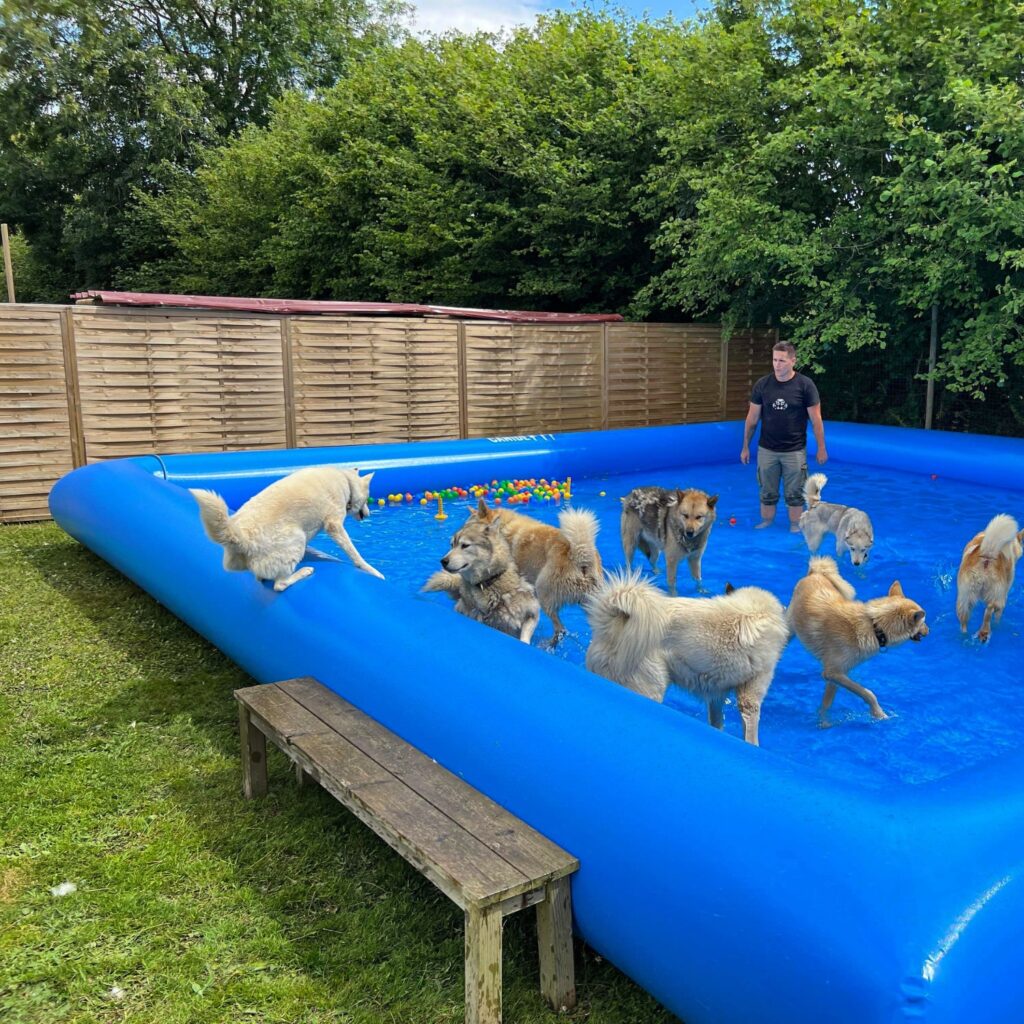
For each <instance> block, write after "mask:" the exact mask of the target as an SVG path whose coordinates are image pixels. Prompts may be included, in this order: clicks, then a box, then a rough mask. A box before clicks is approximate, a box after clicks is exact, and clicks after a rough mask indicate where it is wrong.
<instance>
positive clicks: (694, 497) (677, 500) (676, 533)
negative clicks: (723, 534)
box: [621, 487, 718, 596]
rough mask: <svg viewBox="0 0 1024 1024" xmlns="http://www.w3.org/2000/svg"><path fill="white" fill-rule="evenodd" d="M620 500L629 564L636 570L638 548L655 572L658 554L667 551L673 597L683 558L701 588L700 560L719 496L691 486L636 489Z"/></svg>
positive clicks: (669, 579)
mask: <svg viewBox="0 0 1024 1024" xmlns="http://www.w3.org/2000/svg"><path fill="white" fill-rule="evenodd" d="M621 500H622V520H621V529H622V550H623V551H624V552H625V553H626V565H627V566H628V567H629V568H630V569H632V568H633V553H634V552H635V551H636V549H637V548H638V547H639V548H640V550H641V551H642V552H643V553H644V555H646V556H647V558H648V560H649V561H650V563H651V568H652V569H654V568H655V566H656V564H657V561H658V554H659V552H661V551H664V552H665V578H666V580H667V582H668V592H669V593H670V594H672V595H673V596H675V593H676V570H677V569H678V567H679V560H680V559H681V558H686V560H687V561H688V562H689V564H690V575H691V576H692V577H693V579H694V581H695V582H696V583H697V585H698V586H700V582H701V569H700V560H701V557H702V556H703V554H704V549H705V548H706V547H707V546H708V537H710V536H711V527H712V526H713V525H714V522H715V505H716V504H717V502H718V495H717V494H712V495H708V494H706V493H705V492H704V491H698V490H696V489H695V488H692V487H691V488H690V489H689V490H685V491H680V490H674V491H670V490H666V489H665V488H664V487H636V488H634V489H633V490H632V491H630V492H629V494H627V495H626V497H624V498H623V499H621Z"/></svg>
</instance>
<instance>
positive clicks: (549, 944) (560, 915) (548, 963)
mask: <svg viewBox="0 0 1024 1024" xmlns="http://www.w3.org/2000/svg"><path fill="white" fill-rule="evenodd" d="M544 888H545V890H546V894H545V898H544V900H543V901H542V902H540V903H538V904H537V946H538V949H539V952H540V990H541V994H542V995H543V996H544V998H545V1000H546V1001H547V1003H548V1005H549V1006H550V1007H551V1008H552V1009H553V1010H556V1011H559V1010H566V1011H567V1010H572V1009H573V1008H574V1007H575V1006H576V974H575V968H574V966H573V959H572V896H571V891H570V888H569V879H568V878H558V879H556V880H555V881H553V882H548V884H547V885H546V886H545V887H544Z"/></svg>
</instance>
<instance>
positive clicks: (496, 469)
mask: <svg viewBox="0 0 1024 1024" xmlns="http://www.w3.org/2000/svg"><path fill="white" fill-rule="evenodd" d="M739 437H740V427H739V424H737V423H718V424H700V425H694V426H685V427H665V428H660V427H659V428H647V429H644V430H627V431H610V432H602V433H590V434H567V435H559V436H551V435H536V436H533V437H526V438H511V439H493V440H471V441H462V442H439V443H419V444H408V445H383V446H367V447H356V448H331V449H298V450H292V451H261V452H242V453H226V454H217V455H179V456H168V457H162V458H157V457H155V456H147V457H140V458H135V459H124V460H118V461H112V462H104V463H97V464H94V465H90V466H87V467H83V468H81V469H78V470H75V471H74V472H72V473H70V474H69V475H68V476H66V477H64V478H63V479H62V480H60V481H59V482H58V483H57V484H56V486H55V487H54V488H53V491H52V493H51V498H50V503H51V509H52V512H53V516H54V519H55V520H56V521H57V522H58V523H59V524H60V525H61V526H62V527H63V528H64V529H65V530H67V531H68V532H69V533H70V534H71V535H72V536H74V537H76V538H78V540H80V541H81V542H82V543H83V544H85V545H87V546H88V547H90V548H91V549H92V550H93V551H95V552H96V553H97V554H99V555H100V556H101V557H102V558H104V559H105V560H107V561H108V562H109V563H111V564H112V565H114V566H115V567H117V568H118V569H119V570H120V571H121V572H123V573H124V574H125V575H127V576H129V577H130V578H131V579H133V580H134V581H135V582H136V583H138V584H139V585H140V586H141V587H143V588H144V589H145V590H147V591H148V592H149V593H150V594H152V595H153V596H154V597H155V598H156V599H157V600H158V601H160V602H161V603H162V604H164V605H166V606H167V607H168V608H169V609H170V610H171V611H173V612H174V613H175V614H176V615H178V616H179V617H180V618H182V619H183V620H185V621H186V622H187V623H189V625H191V626H192V627H193V628H194V629H196V630H197V631H198V632H200V633H202V634H203V635H204V636H205V637H207V638H208V639H209V640H210V641H211V642H212V643H214V644H216V645H217V646H218V647H219V648H221V649H222V650H223V651H225V652H226V653H227V654H228V655H229V656H230V657H232V658H233V659H234V660H235V661H237V662H238V663H239V664H240V665H241V666H243V667H244V668H245V669H246V670H247V671H248V672H249V673H251V674H252V675H253V676H254V677H255V678H256V679H257V680H259V681H262V682H269V681H273V680H277V679H283V678H289V677H293V676H298V675H306V674H309V675H314V676H316V677H318V678H319V679H321V680H322V681H323V682H324V683H325V684H326V685H327V686H329V687H331V688H332V689H334V690H336V691H337V692H338V693H340V694H342V695H344V696H345V697H346V698H347V699H348V700H350V701H352V702H353V703H355V704H356V705H358V706H359V707H361V708H363V709H364V710H365V711H366V712H368V713H369V714H371V715H372V716H374V717H375V718H377V719H379V720H380V721H381V722H383V723H384V724H385V725H387V726H388V727H389V728H391V729H393V730H394V731H396V732H397V733H399V734H400V735H401V736H403V737H404V738H405V739H407V740H408V741H410V742H411V743H413V744H414V745H416V746H417V747H419V748H420V749H421V750H423V751H425V752H426V753H428V754H429V755H430V756H432V757H434V758H436V759H437V760H438V761H440V762H441V763H442V764H444V765H446V766H447V767H448V768H449V769H451V770H453V771H455V772H457V773H458V774H459V775H461V776H462V777H464V778H465V779H467V780H468V781H469V782H470V783H472V784H473V785H475V786H476V787H478V788H479V789H481V790H482V791H483V792H485V793H487V794H488V795H489V796H491V797H492V798H494V799H495V800H497V801H498V802H499V803H501V804H503V805H504V806H506V807H508V808H509V809H510V810H511V811H512V812H514V813H515V814H517V815H519V816H521V817H522V818H524V819H525V820H526V821H528V822H529V823H530V824H531V825H533V826H534V827H535V828H537V829H539V830H540V831H542V832H543V833H545V834H546V835H548V836H550V837H551V838H552V839H553V840H554V841H555V842H557V843H559V844H560V845H562V846H563V847H565V848H566V849H567V850H570V851H571V852H572V853H574V854H575V855H576V856H578V857H579V859H580V861H581V865H582V866H581V868H580V871H579V873H578V874H577V875H576V876H575V878H574V882H573V908H574V912H575V921H576V927H577V930H578V932H579V934H580V935H581V936H582V938H584V939H585V940H586V941H587V942H588V943H589V944H590V945H591V946H592V947H593V948H594V949H595V950H597V951H598V952H600V953H601V954H602V955H603V956H605V957H607V958H608V959H610V960H611V961H612V962H614V963H615V964H616V965H617V966H618V967H620V968H621V969H622V970H623V971H624V972H626V973H627V974H628V975H629V976H630V977H632V978H634V979H635V980H636V981H637V982H638V983H639V984H640V985H642V986H643V987H644V988H646V989H647V990H649V991H650V992H651V993H652V994H653V995H654V996H655V997H656V998H657V999H659V1000H660V1001H661V1002H662V1003H664V1004H665V1005H666V1006H667V1007H669V1008H670V1009H671V1010H672V1011H673V1012H674V1013H676V1014H678V1015H679V1016H680V1017H681V1018H682V1019H683V1020H684V1021H686V1022H687V1024H729V1022H735V1024H750V1022H752V1021H757V1022H763V1024H771V1022H779V1024H783V1022H785V1024H794V1022H813V1024H821V1022H824V1021H829V1022H833V1024H872V1022H897V1021H924V1022H929V1024H953V1022H957V1024H962V1022H963V1021H966V1020H978V1021H985V1022H999V1021H1006V1022H1014V1024H1018V1022H1020V1021H1021V1020H1024V971H1021V970H1020V969H1019V951H1020V949H1021V948H1024V943H1022V940H1024V887H1022V878H1024V876H1022V871H1021V860H1022V857H1024V756H1022V755H1016V754H1014V755H1011V756H1008V757H1004V758H1002V759H1000V760H998V761H993V762H990V763H988V764H986V765H983V766H979V767H978V768H976V769H971V770H968V771H964V772H961V773H959V774H956V775H952V776H948V777H946V778H944V779H942V780H939V781H937V782H934V783H927V784H923V785H919V786H908V785H904V784H900V783H894V784H893V786H892V787H891V789H889V790H884V791H882V792H878V791H876V790H868V789H861V788H858V787H857V786H856V785H854V784H840V783H838V782H836V781H835V780H826V779H824V778H819V777H817V776H816V775H815V774H814V772H813V771H812V770H809V769H808V768H806V767H801V766H798V765H796V764H794V763H792V762H790V761H787V760H785V759H783V758H781V757H779V756H777V755H773V754H772V753H771V752H769V751H764V750H758V749H755V748H753V747H750V746H748V745H746V744H744V743H742V742H739V741H737V740H736V739H735V738H733V737H729V736H725V735H722V734H720V733H717V732H716V731H714V730H712V729H709V728H708V727H707V726H706V725H705V724H704V723H702V722H700V721H698V720H696V719H694V718H690V717H688V716H686V715H682V714H679V713H676V712H673V711H671V709H668V708H664V707H662V706H660V705H657V704H655V703H653V702H651V701H649V700H647V699H645V698H643V697H640V696H638V695H636V694H633V693H630V692H629V691H627V690H625V689H623V688H621V687H618V686H614V685H609V684H608V683H607V682H606V681H604V680H601V679H598V678H597V677H595V676H592V675H591V674H589V673H588V672H586V671H584V670H583V669H580V668H577V667H576V666H573V665H569V664H566V663H564V662H562V661H560V660H558V659H553V658H550V657H549V656H547V655H545V654H544V653H543V652H541V651H538V650H535V649H532V648H529V647H527V646H525V645H522V644H519V643H517V642H515V641H513V640H511V639H510V638H507V637H504V636H502V635H500V634H498V633H497V632H495V631H490V630H486V629H481V628H480V627H479V625H478V624H476V623H473V622H470V621H469V620H467V619H464V618H462V617H461V616H457V615H453V614H452V613H451V610H450V609H448V608H446V607H443V606H439V605H435V604H433V603H431V602H429V601H427V600H424V599H422V598H418V597H416V596H413V595H407V594H404V593H401V592H398V591H397V590H396V589H395V588H393V587H390V586H389V584H388V583H386V582H381V581H379V580H376V579H374V578H372V577H370V576H368V575H366V574H363V573H360V572H358V571H356V570H354V569H353V568H352V566H350V565H348V564H347V563H340V562H339V563H321V564H320V565H318V567H317V576H316V581H315V582H316V585H315V586H312V585H303V586H297V587H293V588H291V589H290V590H288V591H287V592H286V593H284V594H275V593H274V592H273V591H272V590H271V589H270V587H269V586H266V585H262V584H259V583H257V582H256V581H255V580H254V579H253V578H252V577H251V576H250V575H248V574H240V573H226V572H224V571H223V569H222V568H221V556H220V551H219V549H218V548H216V547H215V546H214V545H212V544H210V543H209V542H208V541H207V540H206V538H205V536H204V535H203V532H202V529H201V526H200V524H199V518H198V516H197V514H196V508H195V504H194V502H193V500H192V498H191V496H190V495H189V494H188V493H187V491H186V490H185V488H187V487H191V486H204V487H212V488H214V489H216V490H218V491H220V492H221V493H223V494H224V495H225V497H226V498H227V500H228V502H229V504H231V505H233V506H237V505H238V504H240V503H241V501H243V500H244V499H245V498H246V497H248V496H249V495H250V494H252V493H254V492H255V491H256V490H259V489H260V488H261V487H263V486H265V485H266V484H267V483H269V482H270V481H271V480H272V479H275V478H276V477H278V476H280V475H282V474H284V473H287V472H289V471H290V470H292V469H295V468H297V467H298V466H301V465H308V464H315V463H325V462H331V463H341V464H344V465H349V466H353V465H355V466H358V467H359V468H360V469H362V470H371V469H373V470H375V471H376V472H377V474H378V475H377V477H375V481H374V489H375V491H376V493H388V492H390V491H394V490H401V491H405V490H412V491H416V490H423V489H425V488H427V487H433V486H436V484H437V481H438V479H439V478H452V477H454V478H457V479H463V480H465V479H491V478H492V477H495V476H500V477H515V476H527V475H529V476H547V477H556V478H561V477H564V476H565V475H568V474H569V473H575V474H576V475H577V476H579V477H583V476H590V475H596V474H600V473H609V472H616V471H629V472H636V471H641V470H643V469H657V468H661V467H669V466H680V465H685V464H688V463H693V464H696V463H715V462H719V463H720V462H725V461H733V460H735V459H736V457H737V454H738V439H739ZM829 449H830V455H831V456H832V458H833V459H834V460H836V461H840V460H846V461H851V462H859V463H867V464H872V465H877V466H892V467H896V468H899V469H910V470H911V471H913V470H915V469H916V470H918V471H920V472H921V473H925V474H931V473H937V474H943V475H945V476H950V477H956V478H960V479H965V480H971V481H974V482H986V481H993V482H994V481H998V482H999V484H1000V485H1001V486H1008V487H1014V488H1020V489H1024V442H1020V441H1011V440H1006V439H1001V438H979V437H968V436H964V435H949V434H940V433H933V432H924V431H908V430H898V429H891V428H881V427H865V426H858V425H850V424H831V423H830V424H829ZM439 467H441V468H446V469H451V470H452V471H451V472H450V473H449V472H444V473H439ZM439 637H440V638H444V642H442V643H439V642H438V638H439ZM498 663H500V664H501V665H502V672H501V673H500V677H499V675H498V674H497V673H490V672H488V671H487V670H486V668H481V667H480V666H487V665H493V664H498Z"/></svg>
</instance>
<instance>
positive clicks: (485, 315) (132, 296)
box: [71, 291, 622, 324]
mask: <svg viewBox="0 0 1024 1024" xmlns="http://www.w3.org/2000/svg"><path fill="white" fill-rule="evenodd" d="M71 298H72V299H74V300H75V301H77V302H94V303H107V304H109V305H115V306H173V307H178V308H186V309H231V310H237V311H240V312H246V313H307V314H308V313H335V314H338V313H342V314H348V315H353V314H371V315H376V316H382V315H392V316H448V317H453V318H455V319H467V320H512V321H515V322H516V323H524V324H529V323H533V324H593V323H607V322H611V321H618V320H621V319H622V316H621V315H620V314H619V313H533V312H529V311H528V310H521V309H472V308H468V307H461V306H425V305H420V304H419V303H413V302H315V301H313V300H312V299H244V298H235V297H231V296H226V295H161V294H160V293H158V292H107V291H86V292H75V294H74V295H72V296H71Z"/></svg>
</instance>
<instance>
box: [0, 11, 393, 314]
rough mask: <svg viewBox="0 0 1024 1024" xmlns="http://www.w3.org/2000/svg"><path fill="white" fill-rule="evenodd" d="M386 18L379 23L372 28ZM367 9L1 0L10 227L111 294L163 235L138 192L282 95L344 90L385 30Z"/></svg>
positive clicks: (56, 270)
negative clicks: (148, 231)
mask: <svg viewBox="0 0 1024 1024" xmlns="http://www.w3.org/2000/svg"><path fill="white" fill-rule="evenodd" d="M378 13H381V14H382V16H383V21H382V22H378V21H375V20H374V18H375V16H376V15H377V14H378ZM389 14H390V10H389V9H387V8H380V7H371V6H369V3H368V0H274V2H273V3H265V2H262V0H228V2H226V3H220V2H217V3H214V2H212V0H144V2H141V0H139V2H136V0H114V2H112V3H100V2H98V0H74V2H72V0H43V2H37V0H32V2H28V0H0V183H2V189H0V217H2V218H3V219H4V220H7V221H11V222H14V223H17V224H19V225H20V226H21V227H22V228H23V230H24V231H25V232H26V234H27V236H28V237H29V239H30V241H31V242H32V244H33V247H34V250H35V252H36V253H37V255H38V257H39V258H40V259H43V260H45V261H46V262H48V263H49V264H50V265H51V266H52V268H53V274H52V275H51V276H52V277H53V278H55V279H56V280H58V281H62V282H64V283H63V285H62V286H61V287H60V288H59V289H56V290H57V291H58V294H56V295H54V296H53V297H54V298H66V296H67V291H68V290H69V289H71V288H75V287H96V286H101V285H109V284H110V283H111V282H112V281H114V280H116V279H117V277H118V275H119V274H120V273H121V272H122V271H123V269H124V268H125V267H130V266H133V265H134V263H135V262H136V260H137V258H138V257H139V256H140V253H139V252H137V251H133V249H134V245H135V244H137V243H139V242H141V243H142V244H143V245H144V251H143V254H142V255H145V254H146V252H147V251H148V250H151V249H152V248H153V247H154V246H156V247H159V245H160V240H159V239H153V238H150V237H145V236H143V235H140V233H139V230H138V228H137V227H136V228H135V229H134V230H132V231H128V232H126V225H127V223H128V222H129V220H130V219H131V218H130V214H131V212H132V207H133V205H134V196H135V195H136V194H155V193H158V192H160V191H162V190H164V189H166V188H167V187H168V186H169V185H170V184H171V183H172V182H174V181H175V180H177V178H178V176H179V175H180V173H181V172H182V171H186V172H187V171H188V170H190V169H191V168H192V167H194V165H195V163H196V160H197V155H198V152H199V150H200V148H201V147H202V146H204V145H209V144H212V143H214V142H216V141H217V140H218V139H221V138H224V137H228V136H230V135H231V134H232V133H233V132H235V131H236V130H238V129H239V128H240V127H242V126H243V125H248V124H259V123H262V122H263V121H265V119H266V117H267V116H268V114H269V110H270V104H271V102H272V100H273V99H274V98H275V97H276V96H279V95H281V94H282V93H283V92H285V91H286V90H288V89H291V88H298V89H301V90H305V91H307V92H309V91H313V90H316V89H318V88H322V87H326V86H328V85H330V84H332V83H333V82H335V81H337V79H338V78H339V76H340V75H341V74H342V73H344V70H345V69H346V67H347V66H348V65H349V64H350V63H352V62H353V61H354V60H355V59H357V57H358V56H359V54H361V53H364V52H366V50H367V48H368V47H371V46H372V45H373V44H374V43H375V42H376V41H378V37H379V36H380V34H381V33H384V32H386V30H387V25H388V20H387V19H388V16H389Z"/></svg>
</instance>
